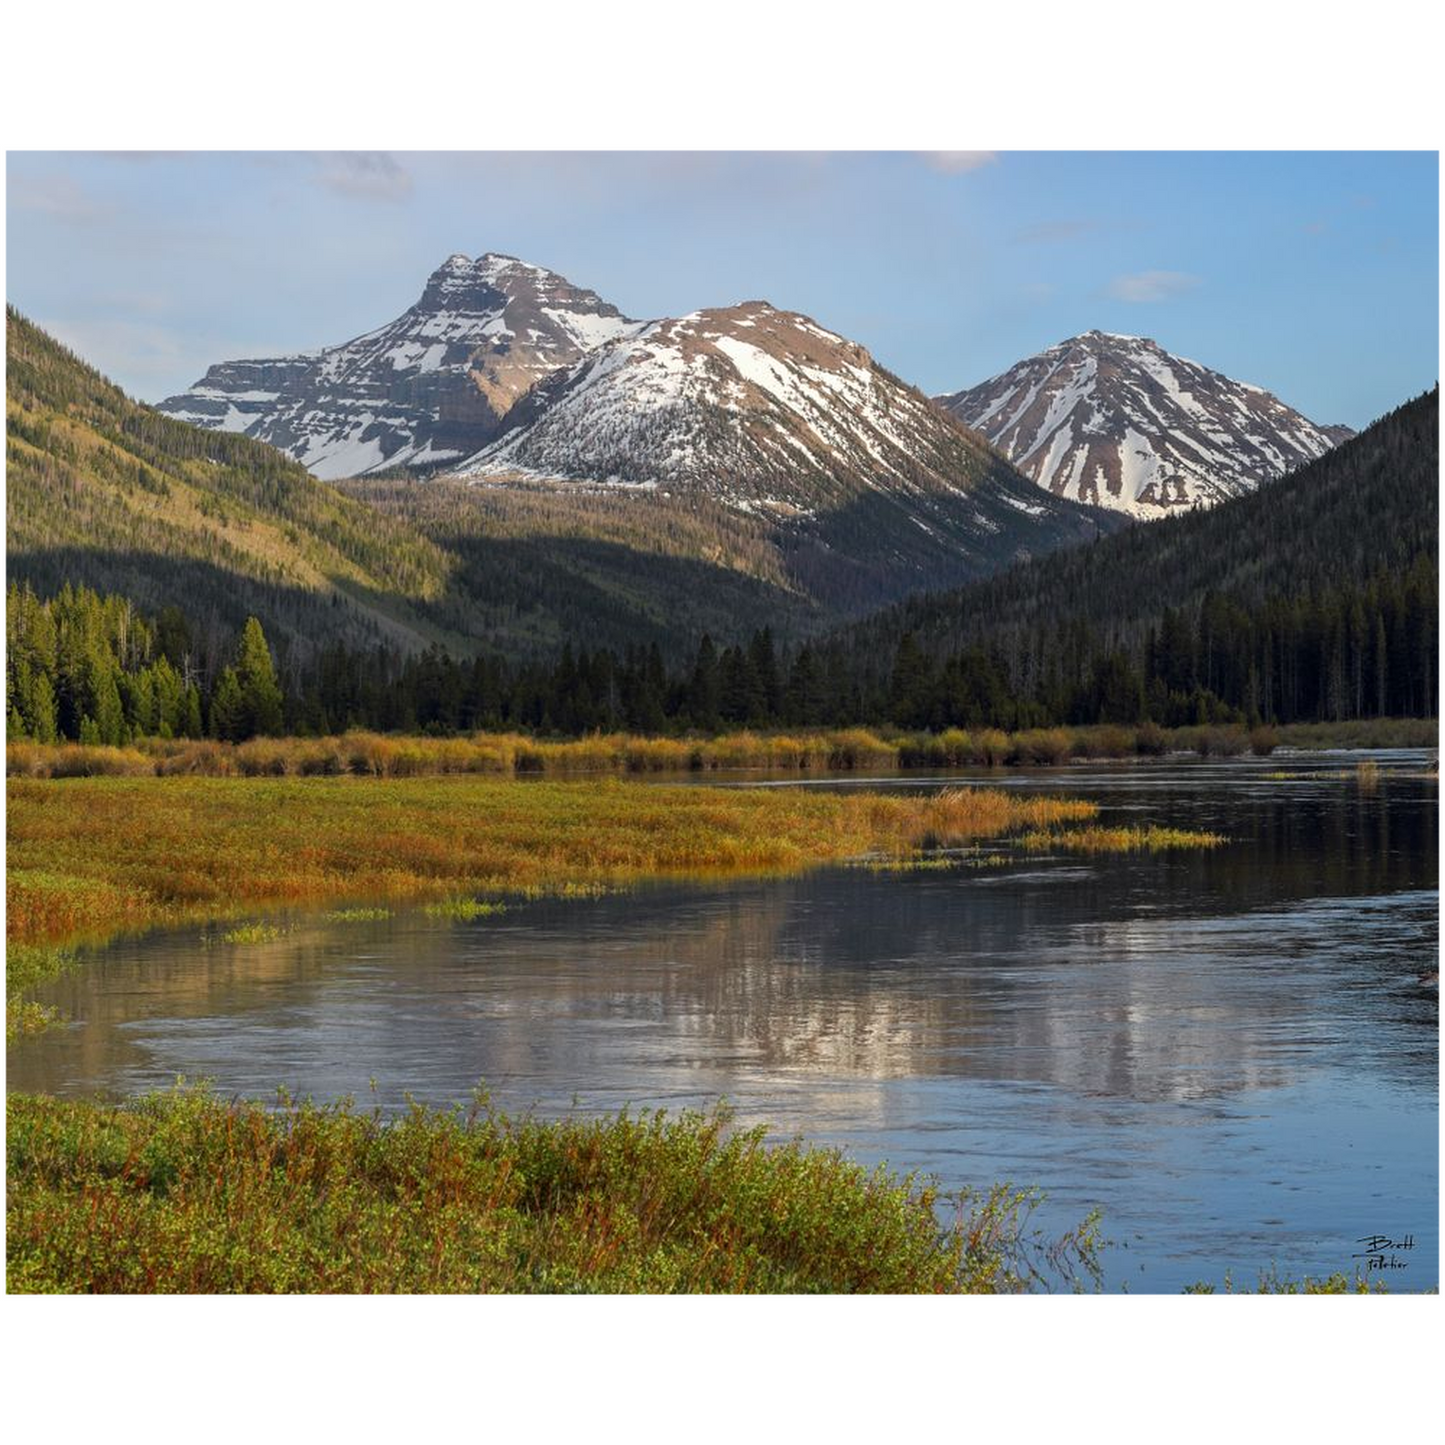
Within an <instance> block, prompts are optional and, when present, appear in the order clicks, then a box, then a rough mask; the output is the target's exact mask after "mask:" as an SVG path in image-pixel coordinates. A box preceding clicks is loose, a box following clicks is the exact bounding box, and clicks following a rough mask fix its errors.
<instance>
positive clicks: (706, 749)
mask: <svg viewBox="0 0 1445 1445" xmlns="http://www.w3.org/2000/svg"><path fill="white" fill-rule="evenodd" d="M1330 726H1334V727H1335V733H1331V732H1330V730H1329V728H1330ZM1363 728H1364V725H1363V724H1343V723H1342V724H1338V725H1323V724H1322V725H1319V726H1318V727H1316V728H1315V729H1314V730H1313V731H1310V732H1308V733H1304V732H1301V733H1299V735H1298V736H1296V734H1295V732H1292V731H1291V730H1290V729H1282V730H1278V731H1272V730H1268V729H1255V731H1254V732H1252V733H1251V732H1248V731H1246V730H1245V729H1244V728H1242V727H1237V726H1229V727H1222V726H1211V727H1202V728H1201V727H1190V728H1176V729H1173V730H1172V731H1167V732H1166V731H1165V730H1164V729H1162V728H1158V727H1155V726H1154V724H1152V723H1145V724H1143V725H1142V726H1140V727H1137V728H1135V727H1117V726H1112V725H1100V726H1094V727H1079V728H1061V727H1055V728H1032V729H1029V730H1027V731H1024V732H1016V733H1005V732H1001V731H999V730H998V729H997V728H983V729H978V730H976V731H974V732H965V731H963V730H962V729H960V728H949V729H947V730H946V731H944V732H941V733H906V734H905V733H898V734H894V733H892V732H885V733H883V734H880V733H877V732H874V731H871V730H870V729H868V728H861V727H858V728H839V729H833V730H831V731H829V730H821V731H820V730H815V731H809V732H801V733H797V734H789V733H772V732H750V731H743V732H735V733H724V734H722V735H720V736H717V737H710V738H675V737H635V736H632V735H631V734H628V733H596V734H591V735H589V736H587V737H583V738H574V739H571V740H563V741H549V740H544V739H538V738H531V737H526V736H524V735H523V734H521V733H480V732H479V733H471V734H469V735H466V736H460V737H452V738H432V737H406V736H396V735H383V734H381V733H371V732H362V731H353V732H348V733H343V734H341V735H340V736H335V737H323V738H252V739H251V741H249V742H245V743H239V744H232V743H219V742H214V741H211V740H206V739H203V740H196V739H187V738H142V739H139V740H137V741H136V742H135V743H133V744H131V745H130V746H127V747H121V748H112V747H96V746H89V745H85V744H81V743H59V744H54V743H52V744H46V743H34V742H28V741H19V742H12V743H9V744H7V746H6V749H5V766H6V772H7V774H8V775H9V776H10V777H19V778H77V777H150V776H153V775H159V776H169V775H171V774H188V775H189V774H193V775H197V776H206V777H245V778H266V777H317V776H320V777H330V776H342V775H354V776H357V777H378V778H415V777H428V776H433V777H434V776H446V775H449V774H452V773H486V774H496V775H498V776H503V777H508V776H512V775H515V774H522V773H525V774H534V773H543V774H557V775H562V776H566V775H570V774H575V773H614V774H619V775H621V774H627V773H665V772H700V771H707V770H713V769H719V770H720V769H768V770H772V771H797V772H805V771H818V770H822V769H844V770H847V769H861V768H868V769H876V770H883V771H888V770H892V769H894V768H962V767H999V766H1002V765H1005V764H1008V765H1012V766H1018V767H1050V766H1061V765H1063V764H1065V763H1068V762H1070V761H1071V760H1076V759H1083V758H1137V757H1140V756H1150V755H1156V754H1160V753H1165V752H1171V751H1193V752H1198V753H1201V754H1204V755H1211V756H1222V757H1229V756H1235V755H1237V754H1240V753H1244V752H1246V751H1249V750H1251V749H1252V750H1253V751H1254V752H1255V753H1256V754H1257V755H1264V754H1267V753H1269V752H1272V751H1273V750H1274V748H1275V746H1276V745H1277V744H1278V743H1281V742H1287V743H1292V744H1293V745H1295V746H1314V747H1319V746H1325V745H1327V744H1329V743H1330V742H1331V741H1332V740H1333V741H1335V742H1338V743H1341V744H1344V745H1348V746H1356V745H1363V744H1364V743H1365V742H1368V743H1369V745H1371V746H1377V745H1385V744H1387V743H1393V744H1394V745H1397V746H1405V745H1411V746H1423V745H1425V743H1426V742H1429V743H1431V744H1433V741H1434V737H1435V733H1434V728H1435V724H1434V722H1433V721H1432V720H1422V721H1418V722H1409V723H1392V722H1391V721H1390V720H1388V719H1386V720H1384V721H1382V722H1379V723H1376V724H1374V725H1373V726H1372V730H1371V731H1368V732H1365V731H1362V729H1363ZM1336 734H1337V736H1336Z"/></svg>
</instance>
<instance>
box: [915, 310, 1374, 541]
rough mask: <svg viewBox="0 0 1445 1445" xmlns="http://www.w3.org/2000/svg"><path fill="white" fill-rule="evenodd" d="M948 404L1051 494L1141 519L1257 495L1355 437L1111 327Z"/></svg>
mask: <svg viewBox="0 0 1445 1445" xmlns="http://www.w3.org/2000/svg"><path fill="white" fill-rule="evenodd" d="M939 401H940V402H941V403H942V404H943V405H944V406H946V407H947V408H948V409H949V410H950V411H951V412H952V413H953V414H954V415H955V416H957V417H958V418H959V419H960V420H961V421H963V422H964V423H966V424H967V425H969V426H971V427H974V428H975V429H976V430H978V431H980V432H981V433H982V434H983V435H984V436H985V437H987V438H988V440H989V441H991V442H992V443H993V444H994V445H995V446H996V447H998V449H999V450H1000V451H1001V452H1002V453H1003V454H1004V455H1005V456H1006V457H1008V458H1009V459H1010V460H1011V461H1012V462H1013V463H1014V464H1015V466H1017V467H1018V468H1019V469H1020V470H1021V471H1022V472H1024V473H1025V475H1027V476H1030V477H1032V478H1033V479H1034V481H1036V482H1037V483H1038V484H1039V486H1041V487H1042V488H1044V489H1045V490H1046V491H1049V492H1052V493H1053V494H1054V495H1056V496H1061V497H1070V498H1073V499H1075V500H1077V501H1082V502H1089V503H1093V504H1094V505H1097V506H1102V507H1108V508H1111V509H1113V510H1116V511H1121V512H1125V513H1127V514H1129V515H1130V516H1133V517H1141V518H1148V517H1157V516H1161V515H1163V514H1164V513H1165V512H1167V511H1170V510H1174V509H1176V508H1179V507H1192V506H1212V505H1213V504H1214V503H1216V502H1219V501H1222V500H1224V499H1225V498H1226V497H1231V496H1238V495H1240V494H1241V493H1243V492H1248V491H1252V490H1253V489H1254V488H1256V487H1258V486H1259V485H1261V484H1262V483H1264V482H1267V481H1270V480H1272V479H1273V478H1275V477H1278V476H1281V475H1283V474H1284V473H1285V472H1287V471H1292V470H1293V469H1294V468H1295V467H1298V466H1302V465H1303V464H1304V463H1305V462H1308V461H1312V460H1314V458H1316V457H1318V456H1321V455H1322V454H1323V453H1324V452H1326V451H1328V450H1329V449H1330V448H1331V447H1332V446H1335V445H1337V444H1338V443H1339V442H1340V441H1342V440H1344V438H1345V437H1346V436H1348V435H1350V432H1349V429H1348V428H1344V427H1320V426H1316V425H1315V423H1313V422H1311V421H1310V420H1309V419H1308V418H1307V417H1304V416H1301V415H1300V413H1299V412H1297V411H1294V410H1292V409H1291V408H1290V407H1288V406H1286V405H1285V404H1284V403H1283V402H1281V401H1279V400H1278V399H1277V398H1276V397H1274V396H1273V395H1271V394H1270V393H1269V392H1267V391H1265V390H1263V389H1262V388H1260V387H1258V386H1254V385H1251V384H1250V383H1248V382H1239V381H1234V380H1232V379H1231V378H1229V377H1227V376H1224V375H1222V374H1221V373H1219V372H1217V371H1211V370H1210V369H1209V368H1208V367H1206V366H1202V365H1200V363H1198V362H1196V361H1190V360H1188V359H1186V358H1184V357H1180V356H1174V355H1171V354H1170V353H1169V352H1167V351H1165V350H1164V349H1163V348H1162V347H1161V346H1159V345H1158V344H1157V343H1156V342H1154V341H1151V340H1149V339H1147V338H1145V337H1139V336H1120V335H1117V334H1115V333H1112V332H1103V331H1090V332H1088V333H1086V334H1085V335H1083V336H1076V337H1073V338H1072V339H1071V340H1069V341H1064V342H1060V343H1059V345H1057V346H1052V347H1050V348H1049V349H1048V350H1047V351H1042V352H1040V353H1039V354H1038V355H1037V356H1032V357H1028V358H1027V359H1025V360H1024V361H1021V362H1019V363H1018V364H1017V365H1016V366H1013V367H1010V368H1009V370H1008V371H1006V372H1004V373H1002V374H1001V375H999V376H996V377H994V378H992V379H991V380H989V381H986V382H983V383H982V384H981V385H979V386H976V387H971V388H969V389H968V390H965V391H960V392H955V393H953V394H952V395H949V396H944V397H940V398H939Z"/></svg>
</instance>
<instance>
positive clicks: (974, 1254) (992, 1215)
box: [6, 1091, 1099, 1294]
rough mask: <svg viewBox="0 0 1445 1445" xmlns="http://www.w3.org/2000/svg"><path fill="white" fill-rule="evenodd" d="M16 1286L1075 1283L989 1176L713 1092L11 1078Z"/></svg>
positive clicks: (271, 1289)
mask: <svg viewBox="0 0 1445 1445" xmlns="http://www.w3.org/2000/svg"><path fill="white" fill-rule="evenodd" d="M7 1124H8V1141H7V1143H8V1147H7V1155H6V1167H7V1183H8V1189H7V1229H6V1246H7V1251H8V1270H7V1285H8V1288H9V1289H10V1290H11V1291H12V1292H35V1291H43V1292H87V1293H128V1292H145V1293H167V1292H185V1293H220V1292H227V1293H229V1292H245V1293H295V1292H331V1291H343V1292H365V1293H373V1292H388V1293H403V1292H405V1293H412V1292H416V1293H429V1292H453V1293H454V1292H468V1293H470V1292H477V1291H483V1292H499V1291H505V1292H508V1293H536V1292H541V1293H574V1292H648V1293H675V1292H688V1293H697V1292H706V1293H712V1292H747V1293H785V1292H786V1293H794V1292H829V1293H850V1294H851V1293H907V1294H912V1293H936V1294H941V1293H995V1292H1013V1291H1018V1290H1022V1289H1026V1288H1029V1287H1031V1286H1036V1285H1040V1284H1043V1283H1045V1282H1046V1281H1047V1280H1051V1279H1052V1280H1057V1279H1060V1278H1063V1279H1066V1280H1067V1279H1072V1280H1073V1281H1075V1282H1076V1283H1077V1284H1079V1285H1082V1284H1083V1283H1084V1282H1085V1281H1086V1280H1088V1279H1092V1278H1095V1277H1096V1276H1095V1274H1094V1271H1095V1257H1096V1252H1097V1248H1098V1243H1099V1241H1098V1238H1097V1234H1096V1228H1097V1222H1096V1220H1094V1219H1093V1218H1092V1217H1091V1218H1090V1219H1088V1220H1086V1221H1084V1222H1083V1224H1081V1225H1080V1227H1079V1228H1078V1229H1076V1230H1074V1231H1071V1232H1070V1233H1069V1234H1068V1235H1066V1236H1065V1237H1064V1238H1062V1239H1052V1240H1050V1239H1045V1238H1044V1237H1042V1236H1041V1235H1040V1234H1039V1233H1038V1232H1037V1231H1036V1230H1034V1229H1033V1227H1032V1226H1031V1224H1030V1219H1029V1216H1030V1213H1031V1210H1032V1209H1033V1207H1034V1206H1035V1205H1036V1203H1037V1202H1038V1200H1037V1196H1035V1195H1033V1194H1031V1193H1029V1192H1024V1191H1018V1190H1014V1189H1012V1188H1010V1187H1008V1186H999V1187H996V1188H994V1189H992V1190H990V1191H988V1192H986V1193H981V1194H963V1195H955V1196H945V1195H941V1194H939V1193H938V1192H937V1191H936V1190H935V1189H934V1188H933V1187H931V1186H930V1185H929V1184H928V1183H927V1182H926V1181H922V1180H920V1179H918V1178H916V1177H913V1176H909V1177H906V1178H899V1177H897V1176H895V1175H893V1174H891V1173H889V1172H888V1171H887V1170H884V1169H881V1168H880V1169H876V1170H872V1171H869V1170H866V1169H864V1168H863V1167H861V1166H860V1165H858V1164H855V1163H852V1162H850V1161H849V1160H847V1159H846V1158H845V1157H844V1156H842V1155H841V1154H840V1153H838V1152H837V1151H834V1150H828V1149H819V1148H811V1147H807V1146H805V1145H803V1144H802V1143H800V1142H793V1143H787V1144H780V1145H776V1146H774V1145H770V1144H769V1143H768V1142H767V1141H766V1139H765V1136H764V1133H763V1131H762V1130H761V1129H752V1130H746V1131H735V1130H733V1129H732V1128H731V1127H730V1125H731V1121H730V1118H729V1116H728V1114H727V1113H726V1112H725V1111H717V1112H714V1113H712V1114H710V1115H706V1116H704V1115H699V1114H693V1113H683V1114H680V1115H676V1116H668V1115H666V1114H664V1113H662V1112H657V1113H641V1114H635V1115H631V1114H626V1113H624V1114H622V1115H619V1116H616V1117H613V1118H609V1119H603V1120H585V1121H584V1120H563V1121H559V1122H552V1123H539V1122H537V1121H534V1120H531V1119H524V1120H520V1121H516V1120H511V1119H508V1118H506V1117H505V1116H503V1115H501V1114H498V1113H495V1112H493V1111H491V1110H490V1109H488V1108H486V1107H484V1106H481V1105H479V1106H478V1107H477V1108H475V1109H474V1110H473V1111H472V1112H471V1113H470V1114H468V1115H464V1114H463V1113H462V1112H461V1111H454V1112H449V1113H439V1112H428V1111H426V1110H423V1109H421V1108H413V1110H412V1111H411V1113H410V1114H408V1115H407V1116H405V1117H403V1118H401V1119H399V1120H396V1121H395V1122H392V1123H384V1122H383V1121H382V1120H381V1119H379V1118H378V1117H376V1116H375V1115H366V1114H360V1113H357V1112H356V1111H355V1110H354V1109H352V1108H351V1107H350V1106H349V1105H346V1104H340V1105H336V1106H332V1107H326V1108H320V1107H314V1106H311V1105H309V1104H303V1105H301V1106H287V1107H283V1108H281V1109H279V1110H271V1109H266V1108H263V1107H261V1106H259V1105H255V1104H236V1103H226V1102H223V1101H221V1100H219V1099H216V1098H214V1097H213V1096H211V1095H209V1094H206V1093H204V1092H186V1091H180V1092H175V1093H172V1094H168V1095H158V1096H153V1097H150V1098H146V1099H142V1100H139V1101H136V1102H135V1103H132V1104H129V1105H124V1106H112V1105H102V1104H94V1103H87V1102H79V1101H72V1100H60V1099H52V1098H44V1097H26V1096H17V1095H12V1096H11V1097H10V1099H9V1101H8V1108H7Z"/></svg>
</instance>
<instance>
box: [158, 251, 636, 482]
mask: <svg viewBox="0 0 1445 1445" xmlns="http://www.w3.org/2000/svg"><path fill="white" fill-rule="evenodd" d="M640 326H641V323H639V322H636V321H630V320H628V319H627V318H626V317H625V316H623V315H622V314H621V313H620V312H619V311H618V310H617V309H616V308H615V307H613V306H609V305H608V304H607V303H606V302H604V301H602V300H601V298H599V297H598V296H597V295H596V294H595V293H594V292H591V291H586V290H583V289H581V288H579V287H576V286H573V285H572V283H571V282H569V281H567V280H566V279H565V278H564V277H562V276H559V275H557V274H556V273H555V272H553V271H548V270H546V269H545V268H544V267H541V266H535V265H532V264H531V263H530V262H527V261H521V260H518V259H517V258H516V257H514V256H502V255H498V254H494V253H488V254H486V255H483V256H479V257H478V258H477V259H476V260H470V259H468V258H467V257H466V256H463V255H461V254H456V255H453V256H450V257H448V258H447V260H446V261H444V262H443V263H442V264H441V265H440V266H439V267H438V268H437V269H436V270H435V271H434V272H433V273H432V275H431V276H430V277H429V278H428V280H427V283H426V287H425V289H424V291H423V293H422V295H421V298H420V299H419V300H418V301H417V303H416V304H415V305H414V306H412V307H410V308H409V309H408V310H407V311H406V312H404V313H403V314H402V315H401V316H399V317H398V318H397V319H396V320H395V321H392V322H389V323H388V324H387V325H385V326H381V327H378V328H377V329H376V330H374V331H368V332H366V333H364V334H363V335H361V336H358V337H356V338H354V339H353V340H351V341H348V342H346V343H345V344H344V345H341V346H335V347H327V348H323V349H321V350H320V351H314V352H307V353H304V354H301V355H296V356H284V357H276V358H271V359H266V360H256V361H233V362H223V363H221V364H219V365H217V366H213V367H212V368H211V369H210V371H208V372H207V373H206V375H205V377H203V378H202V379H201V381H199V382H197V383H196V385H195V386H193V387H191V388H190V390H189V391H186V392H182V393H181V394H180V395H179V396H174V397H171V398H169V399H168V400H166V401H163V402H162V403H161V404H160V409H161V410H162V411H165V412H167V413H169V414H170V415H171V416H175V417H178V418H179V419H181V420H183V421H188V422H191V423H193V424H195V425H197V426H204V427H209V428H211V429H213V430H218V431H236V432H245V433H246V434H247V435H249V436H253V437H256V438H258V439H259V440H261V441H267V442H270V443H271V444H272V445H273V446H277V447H280V448H281V450H283V451H285V452H288V453H290V455H291V456H293V457H295V458H296V459H297V460H298V461H299V462H301V463H302V465H303V466H306V467H307V468H309V469H310V470H311V471H312V472H313V473H314V474H315V475H316V476H318V477H322V478H324V479H332V478H336V477H346V476H357V475H361V474H363V473H365V472H368V471H376V470H379V469H381V468H383V467H392V466H399V465H405V466H412V467H433V466H435V465H437V464H439V463H443V462H446V461H449V460H452V459H455V458H458V457H464V456H467V455H470V454H471V453H472V452H475V451H476V450H477V449H478V447H480V446H481V445H482V444H483V443H485V442H486V441H488V440H490V439H491V438H492V437H493V436H495V435H496V434H497V432H498V431H499V430H500V428H501V426H502V424H503V421H504V419H505V418H506V416H507V414H508V413H509V412H510V411H511V409H512V407H513V406H515V405H516V403H517V402H518V401H519V400H520V399H521V398H522V397H524V396H526V395H527V393H528V392H530V391H531V390H532V388H533V387H534V386H536V385H537V383H538V382H540V381H542V380H544V379H546V378H547V377H549V376H551V375H553V374H554V373H555V372H557V371H559V370H565V369H567V368H569V367H571V366H573V365H574V364H575V363H576V362H577V361H578V360H579V359H580V358H581V357H582V356H584V355H585V354H587V353H588V352H590V351H592V350H594V349H595V348H596V347H598V346H602V345H605V344H606V343H607V342H610V341H613V340H616V339H617V338H618V337H621V336H627V335H631V334H634V333H636V332H637V331H638V330H639V329H640Z"/></svg>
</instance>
